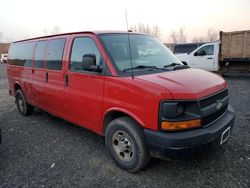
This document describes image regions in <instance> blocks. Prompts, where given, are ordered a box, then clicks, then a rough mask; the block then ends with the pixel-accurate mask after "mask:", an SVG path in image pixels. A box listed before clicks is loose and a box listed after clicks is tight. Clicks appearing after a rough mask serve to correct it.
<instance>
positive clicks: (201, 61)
mask: <svg viewBox="0 0 250 188" xmlns="http://www.w3.org/2000/svg"><path fill="white" fill-rule="evenodd" d="M189 65H190V66H191V67H192V68H197V69H203V70H207V71H214V70H215V59H214V45H211V44H210V45H206V46H203V47H201V48H199V49H198V50H197V51H195V52H194V53H193V54H192V58H191V59H190V62H189Z"/></svg>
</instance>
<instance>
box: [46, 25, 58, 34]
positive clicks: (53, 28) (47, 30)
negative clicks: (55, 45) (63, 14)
mask: <svg viewBox="0 0 250 188" xmlns="http://www.w3.org/2000/svg"><path fill="white" fill-rule="evenodd" d="M59 33H62V30H61V27H60V26H58V25H55V26H54V27H52V28H51V29H48V28H43V34H44V35H49V34H50V35H56V34H59Z"/></svg>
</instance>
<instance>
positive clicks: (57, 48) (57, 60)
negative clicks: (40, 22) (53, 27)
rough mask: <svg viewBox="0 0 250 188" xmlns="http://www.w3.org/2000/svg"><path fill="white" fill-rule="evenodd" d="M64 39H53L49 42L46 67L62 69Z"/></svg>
mask: <svg viewBox="0 0 250 188" xmlns="http://www.w3.org/2000/svg"><path fill="white" fill-rule="evenodd" d="M65 41H66V39H54V40H51V41H50V42H49V48H48V54H47V60H46V67H47V68H48V69H52V70H61V69H62V58H63V50H64V46H65Z"/></svg>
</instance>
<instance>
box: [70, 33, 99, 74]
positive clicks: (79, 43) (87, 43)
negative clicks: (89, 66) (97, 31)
mask: <svg viewBox="0 0 250 188" xmlns="http://www.w3.org/2000/svg"><path fill="white" fill-rule="evenodd" d="M86 54H95V56H96V64H97V65H99V64H100V62H101V55H100V52H99V50H98V48H97V46H96V44H95V42H94V41H93V39H91V38H88V37H79V38H75V39H74V42H73V46H72V51H71V57H70V68H69V69H70V70H71V71H76V72H88V71H85V70H83V68H82V58H83V56H84V55H86Z"/></svg>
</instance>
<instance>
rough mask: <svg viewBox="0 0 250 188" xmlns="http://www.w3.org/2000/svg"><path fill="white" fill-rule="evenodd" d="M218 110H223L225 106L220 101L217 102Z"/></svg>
mask: <svg viewBox="0 0 250 188" xmlns="http://www.w3.org/2000/svg"><path fill="white" fill-rule="evenodd" d="M216 104H217V105H216V109H217V110H220V109H221V108H222V106H223V103H222V102H221V100H218V101H216Z"/></svg>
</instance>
